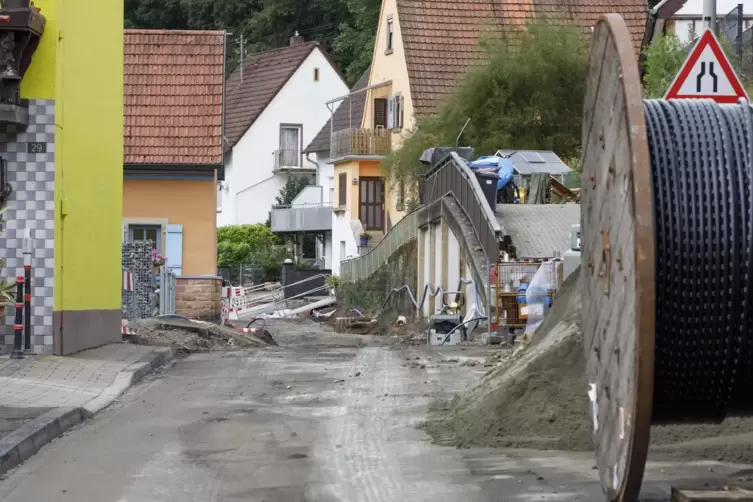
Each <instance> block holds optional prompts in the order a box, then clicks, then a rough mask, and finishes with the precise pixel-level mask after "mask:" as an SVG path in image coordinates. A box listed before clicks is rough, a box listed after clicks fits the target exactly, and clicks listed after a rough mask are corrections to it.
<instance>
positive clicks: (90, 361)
mask: <svg viewBox="0 0 753 502" xmlns="http://www.w3.org/2000/svg"><path fill="white" fill-rule="evenodd" d="M153 350H154V347H147V346H143V345H133V344H125V343H114V344H111V345H105V346H104V347H99V348H96V349H91V350H85V351H83V352H80V353H78V354H75V355H73V356H66V357H61V356H37V357H29V358H26V359H21V360H15V359H10V358H9V357H7V356H5V357H2V358H0V407H17V408H57V407H61V406H70V407H77V406H83V405H84V404H86V402H87V401H89V400H91V399H94V398H95V397H97V396H99V394H100V393H101V392H102V391H103V390H105V388H106V387H108V386H109V385H110V384H112V383H113V381H114V380H115V376H116V375H117V374H118V373H119V372H121V371H123V370H124V369H125V368H127V367H128V366H130V365H131V364H133V363H135V362H136V361H138V360H139V359H141V358H142V357H144V356H145V355H147V354H149V353H150V352H152V351H153ZM0 421H2V414H0Z"/></svg>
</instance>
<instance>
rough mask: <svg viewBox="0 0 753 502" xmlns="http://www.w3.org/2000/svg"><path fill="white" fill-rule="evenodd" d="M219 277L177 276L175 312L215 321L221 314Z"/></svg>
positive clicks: (220, 282)
mask: <svg viewBox="0 0 753 502" xmlns="http://www.w3.org/2000/svg"><path fill="white" fill-rule="evenodd" d="M221 293H222V278H221V277H191V276H188V277H186V276H183V277H178V278H177V281H176V285H175V313H176V314H180V315H184V316H186V317H189V318H191V319H200V320H204V321H216V320H219V319H220V316H221V314H222V297H221Z"/></svg>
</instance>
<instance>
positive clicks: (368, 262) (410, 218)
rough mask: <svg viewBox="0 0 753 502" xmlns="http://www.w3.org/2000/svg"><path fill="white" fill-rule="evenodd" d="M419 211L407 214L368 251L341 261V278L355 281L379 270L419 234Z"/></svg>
mask: <svg viewBox="0 0 753 502" xmlns="http://www.w3.org/2000/svg"><path fill="white" fill-rule="evenodd" d="M419 211H420V210H416V211H413V212H412V213H408V214H407V215H405V218H403V219H402V220H400V221H398V222H397V223H396V224H395V225H394V226H393V227H392V228H391V229H390V231H389V232H387V234H386V235H385V236H384V238H383V239H382V240H381V241H380V242H379V244H377V245H376V246H374V247H373V248H372V249H371V250H369V252H368V253H366V254H363V255H361V256H357V257H355V258H351V259H349V260H343V261H342V262H340V279H341V280H343V281H346V282H355V281H358V280H361V279H366V278H368V277H369V276H371V275H372V274H374V273H375V272H376V271H377V270H379V268H380V267H381V266H382V265H384V264H385V263H386V262H387V260H388V259H389V257H390V256H391V255H392V253H394V252H395V251H397V250H398V249H399V248H400V247H402V246H403V245H404V244H406V243H407V242H409V241H411V240H413V239H415V238H416V237H417V236H418V213H419Z"/></svg>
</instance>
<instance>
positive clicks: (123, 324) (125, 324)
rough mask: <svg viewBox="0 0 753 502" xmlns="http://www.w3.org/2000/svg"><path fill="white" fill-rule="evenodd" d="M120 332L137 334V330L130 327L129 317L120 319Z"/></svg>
mask: <svg viewBox="0 0 753 502" xmlns="http://www.w3.org/2000/svg"><path fill="white" fill-rule="evenodd" d="M120 334H121V335H135V334H136V331H134V330H132V329H131V328H129V327H128V319H121V320H120Z"/></svg>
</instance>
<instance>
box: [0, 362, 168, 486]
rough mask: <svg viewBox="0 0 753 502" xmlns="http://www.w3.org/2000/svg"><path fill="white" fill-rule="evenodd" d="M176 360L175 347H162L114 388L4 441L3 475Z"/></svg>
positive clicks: (126, 372)
mask: <svg viewBox="0 0 753 502" xmlns="http://www.w3.org/2000/svg"><path fill="white" fill-rule="evenodd" d="M174 358H175V349H173V348H172V347H164V348H158V349H156V350H154V351H153V352H150V353H149V354H147V355H146V356H144V357H142V358H141V359H139V360H138V361H137V362H135V363H134V364H132V365H130V366H128V367H127V368H126V369H124V370H123V371H121V372H120V373H118V374H117V376H116V377H115V381H114V382H113V383H112V385H110V386H109V387H107V388H106V389H105V390H103V391H102V393H100V395H99V396H97V397H95V398H94V399H92V400H90V401H89V402H87V403H86V404H85V405H83V406H82V407H80V408H56V409H53V410H50V411H48V412H47V413H45V414H44V415H41V416H39V417H37V418H36V419H34V420H31V421H30V422H27V423H25V424H24V425H22V426H21V427H19V428H18V429H16V430H15V431H13V432H11V433H10V434H8V435H7V436H4V437H2V438H0V474H4V473H6V472H8V471H9V470H10V469H12V468H14V467H16V466H17V465H19V464H20V463H22V462H24V461H25V460H27V459H28V458H29V457H31V456H32V455H34V454H35V453H36V452H38V451H39V450H40V449H41V448H42V447H43V446H44V445H46V444H47V443H49V442H50V441H52V440H53V439H55V438H57V437H58V436H60V435H61V434H63V433H64V432H66V431H67V430H68V429H70V428H71V427H73V426H74V425H78V424H80V423H81V422H83V421H84V420H85V419H87V418H91V417H93V416H94V414H95V413H97V412H99V411H101V410H102V409H104V408H106V407H107V406H109V405H110V404H112V403H113V401H115V400H116V399H117V398H118V397H120V396H121V395H122V394H123V393H124V392H125V391H126V390H127V389H128V388H129V387H131V386H132V385H133V384H135V383H136V382H138V381H139V380H141V379H142V378H144V377H145V376H146V375H148V374H149V373H152V372H153V371H154V370H155V369H156V368H158V367H160V366H162V365H164V364H166V363H168V362H170V361H172V360H173V359H174Z"/></svg>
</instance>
